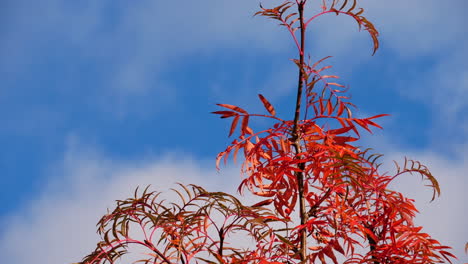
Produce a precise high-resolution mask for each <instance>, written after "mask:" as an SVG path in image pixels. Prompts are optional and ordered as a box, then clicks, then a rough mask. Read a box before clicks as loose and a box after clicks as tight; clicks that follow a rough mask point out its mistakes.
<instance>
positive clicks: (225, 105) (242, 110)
mask: <svg viewBox="0 0 468 264" xmlns="http://www.w3.org/2000/svg"><path fill="white" fill-rule="evenodd" d="M216 105H219V106H221V107H225V108H227V109H231V110H234V111H236V112H239V113H243V114H247V111H245V110H244V109H242V108H240V107H238V106H235V105H230V104H216Z"/></svg>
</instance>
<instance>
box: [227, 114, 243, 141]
mask: <svg viewBox="0 0 468 264" xmlns="http://www.w3.org/2000/svg"><path fill="white" fill-rule="evenodd" d="M239 117H240V116H239V115H237V116H236V117H234V120H232V124H231V129H230V130H229V136H232V133H234V130H236V127H237V123H238V122H239Z"/></svg>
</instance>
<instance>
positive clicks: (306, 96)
mask: <svg viewBox="0 0 468 264" xmlns="http://www.w3.org/2000/svg"><path fill="white" fill-rule="evenodd" d="M309 2H312V0H287V1H285V2H284V3H282V4H281V5H278V6H274V7H268V8H267V7H263V6H260V11H258V12H257V13H256V14H255V15H257V16H264V17H267V18H271V19H273V20H276V21H278V22H279V24H280V25H281V26H283V27H284V28H285V29H286V30H287V31H288V32H289V34H290V36H291V37H292V40H293V41H294V44H295V46H296V47H297V58H294V59H292V61H293V62H294V63H295V65H296V66H297V69H298V77H297V95H296V98H293V99H294V101H293V102H294V104H293V106H294V107H293V109H292V112H291V113H289V114H292V119H287V118H283V117H280V115H279V114H277V113H276V111H275V108H274V107H273V105H272V104H271V103H270V102H269V101H268V100H267V99H266V98H265V97H264V96H263V95H260V94H259V95H258V97H259V99H260V102H261V103H262V104H263V106H264V108H265V110H266V113H264V114H262V113H260V114H257V113H249V112H248V111H246V110H244V109H243V108H241V107H238V106H234V105H230V104H218V106H219V107H221V108H222V109H221V110H219V111H215V112H213V113H214V114H216V115H219V116H220V117H221V118H225V119H230V120H231V126H230V130H229V136H235V139H234V140H233V141H232V143H231V144H230V145H229V146H228V147H227V148H226V149H225V150H224V151H222V152H221V153H219V155H218V157H217V162H216V166H217V167H218V169H219V165H220V162H221V161H222V160H224V162H226V161H227V160H228V157H229V156H232V157H234V158H236V156H240V157H239V158H241V159H242V160H243V162H242V169H241V170H242V174H243V175H244V178H243V180H242V181H241V183H240V185H239V188H238V190H239V192H241V193H242V192H243V191H248V192H251V193H252V194H254V195H255V196H258V197H259V198H260V200H259V201H258V202H257V203H256V204H253V205H245V204H242V203H241V202H240V201H239V200H238V199H237V198H236V197H234V196H232V195H230V194H227V193H223V192H208V191H206V190H205V189H203V188H202V187H200V186H195V185H187V186H186V185H183V184H179V188H177V189H173V191H174V192H175V193H177V195H178V196H179V197H180V200H179V201H178V202H175V201H173V202H166V201H165V200H161V199H160V198H159V197H160V193H159V192H155V191H149V190H148V188H147V189H145V190H144V191H142V192H140V191H138V190H137V191H135V195H134V197H133V198H129V199H126V200H119V201H117V206H116V208H115V209H114V210H113V211H112V212H111V213H108V214H106V215H105V216H104V217H103V218H102V219H101V220H100V221H99V223H98V227H99V228H98V232H99V233H100V234H101V235H102V237H103V239H102V241H100V242H99V243H98V244H97V247H96V250H95V251H94V252H92V253H91V254H89V255H88V256H86V257H85V258H84V259H83V260H82V262H80V263H87V264H98V263H115V262H116V261H117V260H118V259H119V257H120V256H122V255H124V254H126V253H129V248H128V246H129V245H136V246H140V247H142V248H143V249H144V250H146V255H145V257H144V258H143V259H141V260H139V261H141V262H143V263H167V264H172V263H261V264H267V263H322V264H325V263H335V264H337V263H346V264H352V263H372V264H383V263H396V264H399V263H401V264H403V263H421V264H424V263H444V262H450V263H451V262H452V260H453V259H454V258H455V256H454V255H453V254H451V253H450V252H448V251H447V250H448V249H449V247H447V246H444V245H441V244H440V243H439V242H438V241H437V240H435V239H433V238H432V237H431V236H430V235H428V234H426V233H424V232H422V227H420V226H417V225H415V224H414V222H413V220H414V217H415V214H416V213H417V209H416V207H415V205H414V201H413V200H411V199H408V198H406V197H405V196H404V195H403V194H401V193H400V192H398V191H396V190H392V189H391V188H390V187H389V184H390V183H391V182H392V181H394V180H395V178H397V177H399V176H401V175H404V174H411V175H419V176H421V177H422V178H423V179H425V180H427V181H428V186H430V187H431V188H432V189H433V196H432V200H434V199H435V197H436V196H438V195H440V188H439V184H438V182H437V180H436V179H435V178H434V176H433V175H432V174H431V172H430V171H429V170H428V168H427V167H426V166H424V165H423V164H421V163H420V162H418V161H414V160H410V159H406V158H405V159H404V162H403V164H401V165H399V164H397V163H395V164H396V173H394V174H390V173H382V172H381V170H380V169H379V166H380V163H379V158H380V157H381V156H382V155H380V154H375V153H372V152H371V150H369V149H365V148H362V147H358V145H357V143H358V142H359V139H360V138H361V136H362V135H361V134H363V133H368V132H372V130H373V129H380V128H381V126H380V125H379V124H378V123H377V122H376V119H378V118H380V117H383V116H385V114H381V115H376V116H371V117H365V118H357V117H354V116H353V111H354V110H355V105H354V104H353V103H351V101H350V99H349V97H348V96H347V88H346V87H345V86H344V85H342V84H340V83H338V82H337V79H338V77H337V76H335V75H329V74H327V73H326V72H327V70H328V69H329V68H330V67H331V66H328V65H324V63H325V61H326V59H327V58H329V57H325V58H322V59H320V60H318V61H312V60H311V58H310V56H308V54H307V53H306V48H305V47H306V36H307V29H308V26H309V25H310V24H311V23H313V22H314V21H315V19H317V18H318V17H320V16H324V15H338V16H347V17H349V18H350V19H351V20H354V22H355V23H357V26H358V27H359V28H360V29H362V30H364V31H366V32H367V33H368V34H369V35H370V37H371V39H372V42H373V53H375V52H376V51H377V49H378V47H379V41H378V36H379V33H378V31H377V29H376V28H375V27H374V25H373V24H372V23H371V22H370V21H369V20H367V19H366V17H365V16H364V10H363V9H362V8H359V7H358V1H357V0H332V1H325V0H323V1H315V2H320V3H321V11H319V12H318V13H315V14H308V13H307V12H306V11H305V10H309V9H306V6H307V5H308V4H309ZM281 116H283V115H281ZM253 118H267V119H270V120H271V121H272V122H273V123H274V124H273V125H272V126H271V127H268V128H266V129H264V130H259V131H254V130H253V129H252V128H251V126H250V122H251V120H252V119H253ZM235 236H238V237H244V238H245V237H247V238H249V241H250V243H247V244H244V245H242V247H235V246H233V243H232V242H233V237H235Z"/></svg>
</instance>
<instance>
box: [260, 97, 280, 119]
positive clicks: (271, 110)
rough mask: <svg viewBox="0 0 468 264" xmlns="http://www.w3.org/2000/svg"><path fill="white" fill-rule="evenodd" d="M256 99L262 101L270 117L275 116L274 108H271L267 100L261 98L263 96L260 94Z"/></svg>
mask: <svg viewBox="0 0 468 264" xmlns="http://www.w3.org/2000/svg"><path fill="white" fill-rule="evenodd" d="M258 97H259V98H260V100H261V101H262V103H263V106H265V109H266V110H267V111H268V113H270V115H272V116H274V115H276V111H275V108H273V106H272V105H271V104H270V102H268V100H267V99H266V98H265V97H263V95H261V94H259V95H258Z"/></svg>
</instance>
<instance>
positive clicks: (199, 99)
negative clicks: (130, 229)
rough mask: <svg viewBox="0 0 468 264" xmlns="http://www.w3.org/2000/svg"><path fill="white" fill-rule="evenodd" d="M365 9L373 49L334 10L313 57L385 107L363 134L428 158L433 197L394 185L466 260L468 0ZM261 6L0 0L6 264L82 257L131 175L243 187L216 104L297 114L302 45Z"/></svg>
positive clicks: (366, 102)
mask: <svg viewBox="0 0 468 264" xmlns="http://www.w3.org/2000/svg"><path fill="white" fill-rule="evenodd" d="M275 2H276V3H277V2H278V1H273V0H264V1H263V3H264V5H265V6H267V5H268V4H269V3H275ZM311 2H314V1H311ZM362 6H364V7H366V12H367V14H368V18H369V19H371V20H372V21H373V22H374V23H375V25H376V26H377V28H378V29H379V31H380V33H381V39H380V40H381V48H380V50H379V51H378V52H377V54H376V55H375V56H371V53H372V52H371V45H372V43H371V41H370V38H369V36H368V35H366V33H365V32H358V30H357V27H356V25H355V23H354V22H353V21H351V20H350V19H346V18H345V17H336V16H333V15H331V16H328V17H323V18H321V19H320V20H317V22H316V24H312V25H311V27H310V32H309V35H308V41H309V45H308V47H309V48H310V51H311V56H312V58H314V59H319V58H321V57H324V56H327V55H333V56H334V57H333V58H332V59H331V60H330V61H329V62H330V63H332V64H333V65H334V68H333V69H332V70H331V73H333V74H337V75H340V76H341V82H342V83H344V84H347V85H349V86H350V87H351V89H350V94H351V95H352V98H353V100H354V103H355V104H357V105H358V107H359V111H360V114H362V115H374V114H380V113H388V114H391V116H390V117H387V118H384V119H382V120H381V124H383V126H384V130H383V131H380V132H377V133H375V134H374V135H368V136H365V137H364V139H363V140H362V144H363V145H366V146H372V147H374V148H375V149H376V151H377V152H379V153H383V154H386V160H387V161H389V162H391V160H402V159H403V157H404V156H408V157H410V158H414V159H419V160H421V161H423V162H424V163H426V164H427V165H428V166H429V167H430V168H431V170H432V172H433V173H434V175H435V176H436V177H437V178H438V179H439V181H440V184H441V188H442V195H441V197H440V198H439V199H437V200H436V201H434V202H432V203H429V200H430V198H431V193H430V191H429V190H428V189H426V188H425V187H424V186H423V185H424V183H422V182H421V181H420V179H419V178H411V177H409V176H408V177H404V178H401V179H399V180H398V182H397V183H396V184H395V188H397V189H398V190H399V191H401V192H403V193H405V194H406V195H408V196H409V197H411V198H415V199H416V202H417V206H418V208H419V209H420V212H421V214H420V215H418V217H417V224H421V225H423V226H424V230H426V231H427V232H429V233H430V234H432V235H433V236H434V237H435V238H436V239H438V240H440V241H441V242H443V243H444V244H447V245H450V246H452V247H453V248H454V252H455V254H456V255H457V256H458V257H459V260H460V262H459V263H464V262H468V256H467V255H465V254H464V252H463V247H464V245H465V242H466V241H467V239H468V229H467V227H466V224H465V222H466V219H467V217H468V208H467V205H466V203H465V200H466V193H465V189H466V188H468V184H467V177H466V173H467V172H468V115H467V114H466V113H467V110H468V63H467V62H466V59H467V58H468V49H467V47H468V27H467V26H466V25H468V18H467V16H466V14H465V12H466V10H468V2H467V1H466V0H452V1H435V0H412V1H408V0H395V1H382V0H362ZM257 9H258V0H238V1H228V0H216V1H214V0H202V1H193V0H179V1H161V0H140V1H128V0H100V1H96V0H84V1H65V0H42V1H28V0H3V1H1V3H0V20H1V23H0V24H1V26H0V121H1V123H2V124H1V126H0V143H1V146H2V148H3V151H1V152H0V175H1V176H0V177H1V180H2V185H1V186H2V190H1V192H0V199H1V201H2V205H1V206H0V256H2V257H1V259H2V261H1V262H2V263H10V264H23V263H33V262H34V263H48V264H60V263H70V262H75V261H79V260H80V259H81V257H83V256H84V255H86V254H87V253H89V252H90V251H91V250H92V249H94V246H95V243H96V242H97V239H98V237H97V235H96V234H95V223H96V222H97V221H98V219H99V217H100V216H102V215H103V214H104V213H105V212H106V209H107V208H112V206H113V201H114V200H116V199H123V198H127V197H128V196H130V195H131V193H132V191H133V190H134V189H135V188H136V186H138V185H140V186H146V185H147V184H152V186H153V188H154V189H157V190H166V189H167V188H170V187H173V186H174V185H172V184H173V183H175V182H183V183H187V184H188V183H195V184H199V185H203V186H205V187H206V188H207V189H209V190H213V191H214V190H223V191H229V192H234V190H235V188H236V187H237V184H238V183H239V182H240V178H239V174H238V172H237V170H236V168H235V166H230V167H227V168H225V169H223V170H222V171H221V172H220V173H217V172H216V170H215V169H214V158H215V156H216V154H217V153H218V152H219V151H222V150H223V148H224V147H226V145H227V143H229V142H230V140H229V139H228V138H227V129H228V126H229V124H228V123H227V122H223V121H225V120H219V119H217V118H216V117H215V116H213V115H210V114H209V112H211V111H214V110H217V108H216V107H215V105H214V104H215V103H229V104H236V105H239V106H242V107H245V108H246V109H248V110H251V111H256V110H259V111H260V110H261V108H262V107H261V105H260V104H259V102H258V99H257V96H256V95H257V93H262V94H264V95H265V96H266V97H267V98H269V99H270V101H271V102H272V103H273V104H274V105H276V106H277V109H278V110H280V114H282V115H283V116H284V117H287V116H292V100H293V97H294V84H295V77H296V73H295V66H294V65H293V64H292V63H291V62H290V61H289V60H288V59H289V58H292V57H294V56H295V54H294V45H293V42H292V41H291V40H290V39H289V38H288V35H287V33H286V32H285V30H284V29H282V28H280V27H278V26H276V24H275V22H273V21H268V20H266V19H264V18H260V17H255V18H253V17H252V14H253V13H254V12H256V11H257ZM258 122H259V124H260V125H261V124H262V123H261V122H262V121H261V120H258ZM389 168H391V167H390V166H389ZM463 219H465V220H463Z"/></svg>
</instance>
